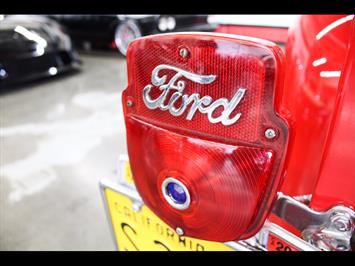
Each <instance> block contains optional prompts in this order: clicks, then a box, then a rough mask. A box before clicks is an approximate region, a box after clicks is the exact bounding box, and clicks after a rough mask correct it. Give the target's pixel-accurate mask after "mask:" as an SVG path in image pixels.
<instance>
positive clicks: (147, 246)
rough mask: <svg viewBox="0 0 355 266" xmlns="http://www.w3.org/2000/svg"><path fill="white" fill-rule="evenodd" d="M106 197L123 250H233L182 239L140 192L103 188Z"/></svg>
mask: <svg viewBox="0 0 355 266" xmlns="http://www.w3.org/2000/svg"><path fill="white" fill-rule="evenodd" d="M101 184H102V189H103V195H104V197H105V203H106V206H107V211H108V214H109V219H110V220H111V223H112V228H113V233H114V235H115V240H116V242H117V246H118V249H119V250H120V251H137V250H139V251H168V250H171V251H233V250H234V249H232V248H231V247H228V246H226V245H225V244H223V243H218V242H210V241H204V240H199V239H194V238H190V237H184V236H179V235H177V234H176V233H175V231H174V230H173V229H172V228H170V227H169V226H168V225H167V224H165V223H164V222H163V221H161V220H160V219H159V218H158V217H157V216H156V215H155V214H154V213H153V212H152V211H150V209H149V208H148V207H147V206H145V205H142V204H141V200H140V198H139V195H138V193H137V192H136V191H135V190H133V189H132V188H129V187H128V186H122V185H115V186H110V185H103V183H101Z"/></svg>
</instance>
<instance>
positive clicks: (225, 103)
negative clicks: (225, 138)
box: [143, 65, 246, 126]
mask: <svg viewBox="0 0 355 266" xmlns="http://www.w3.org/2000/svg"><path fill="white" fill-rule="evenodd" d="M161 70H171V71H174V72H176V73H175V75H174V76H173V77H172V78H171V79H170V80H167V76H166V75H163V76H161V77H159V72H160V71H161ZM181 77H185V78H186V79H188V80H191V81H193V82H195V83H199V84H210V83H213V82H214V81H215V79H216V76H215V75H198V74H195V73H191V72H188V71H185V70H183V69H180V68H177V67H174V66H170V65H158V66H157V67H156V68H154V70H153V72H152V77H151V82H152V84H149V85H147V86H145V87H144V89H143V100H144V103H145V105H146V106H147V107H148V108H149V109H152V110H153V109H157V108H159V109H160V110H162V111H167V110H168V111H169V112H170V114H172V115H173V116H180V115H182V114H183V113H184V112H185V110H186V108H187V107H188V106H189V105H190V109H189V111H188V113H187V115H186V119H187V120H191V119H192V118H193V117H194V115H195V113H196V112H197V111H199V112H201V113H203V114H207V117H208V120H209V121H210V122H211V123H213V124H215V123H222V124H223V125H225V126H229V125H232V124H234V123H236V122H237V121H238V120H239V118H240V116H241V115H242V114H241V113H237V114H236V115H235V116H234V117H230V115H231V113H232V112H233V111H234V110H235V109H236V107H237V106H238V104H239V103H240V101H241V100H242V98H243V96H244V94H245V91H246V89H245V88H239V89H238V90H237V91H236V93H235V94H234V96H233V98H232V99H231V100H228V99H227V98H220V99H217V100H215V101H213V99H212V97H211V96H208V95H206V96H203V97H201V96H200V94H198V93H193V94H191V95H187V94H184V89H185V81H184V80H181ZM154 86H155V87H158V88H159V90H160V91H161V94H160V95H159V96H158V97H157V98H156V99H152V98H151V96H150V95H149V94H150V92H151V90H152V88H153V87H154ZM169 92H173V93H172V94H171V93H170V94H171V96H170V99H167V97H168V95H169ZM179 98H181V102H182V104H181V106H179V107H176V106H175V103H176V101H177V100H178V99H179ZM166 102H167V103H166ZM220 106H222V107H223V112H222V113H221V114H220V115H219V116H214V115H213V113H214V111H215V110H216V109H217V108H218V107H220Z"/></svg>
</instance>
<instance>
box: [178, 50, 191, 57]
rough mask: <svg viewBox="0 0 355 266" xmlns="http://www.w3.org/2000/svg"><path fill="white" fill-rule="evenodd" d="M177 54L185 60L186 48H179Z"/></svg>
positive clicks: (187, 52)
mask: <svg viewBox="0 0 355 266" xmlns="http://www.w3.org/2000/svg"><path fill="white" fill-rule="evenodd" d="M179 54H180V56H181V57H183V58H185V57H187V56H188V55H189V51H188V50H187V49H186V48H181V49H180V51H179Z"/></svg>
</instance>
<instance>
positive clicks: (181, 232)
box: [175, 227, 184, 236]
mask: <svg viewBox="0 0 355 266" xmlns="http://www.w3.org/2000/svg"><path fill="white" fill-rule="evenodd" d="M175 231H176V233H177V234H178V235H179V236H182V235H184V230H182V228H180V227H176V229H175Z"/></svg>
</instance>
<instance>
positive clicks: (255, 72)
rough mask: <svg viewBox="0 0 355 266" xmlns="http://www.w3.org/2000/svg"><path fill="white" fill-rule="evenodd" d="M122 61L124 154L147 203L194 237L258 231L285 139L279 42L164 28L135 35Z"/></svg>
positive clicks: (232, 237) (241, 236) (272, 193)
mask: <svg viewBox="0 0 355 266" xmlns="http://www.w3.org/2000/svg"><path fill="white" fill-rule="evenodd" d="M127 62H128V87H127V89H126V90H125V91H124V95H123V104H124V106H125V121H126V127H127V143H128V154H129V159H130V163H131V168H132V173H133V177H134V181H135V184H136V187H137V190H138V192H139V193H140V195H141V196H142V198H143V200H144V202H145V204H146V205H147V206H148V207H150V208H151V209H152V210H153V211H154V212H155V213H156V214H157V215H158V216H159V217H160V218H161V219H163V220H164V221H165V222H166V223H167V224H169V225H170V226H172V227H173V228H181V229H182V230H183V232H184V234H185V235H188V236H191V237H196V238H201V239H207V240H215V241H230V240H236V239H244V238H247V237H250V236H251V235H253V234H255V233H256V232H257V231H258V230H259V228H260V226H261V225H262V224H263V222H264V220H265V218H266V216H267V214H268V213H269V211H270V208H271V204H272V200H273V198H274V196H275V193H276V190H277V186H278V185H279V183H280V179H281V178H280V177H281V171H282V165H283V161H284V154H285V150H286V145H287V136H288V130H287V125H286V123H285V121H284V120H283V119H282V118H280V117H279V116H278V115H277V113H276V111H275V107H274V99H275V91H276V90H278V89H280V87H281V86H282V85H281V84H282V80H281V74H280V73H281V71H282V57H281V50H280V49H279V48H278V47H277V46H276V45H274V44H272V43H269V42H263V41H261V40H255V39H248V38H243V37H240V36H226V35H217V34H192V33H190V34H189V33H184V34H182V33H181V34H165V35H155V36H150V37H145V38H140V39H137V40H135V41H133V42H132V43H131V44H130V47H129V50H128V53H127ZM180 231H181V230H180Z"/></svg>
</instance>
